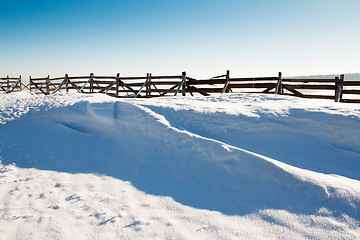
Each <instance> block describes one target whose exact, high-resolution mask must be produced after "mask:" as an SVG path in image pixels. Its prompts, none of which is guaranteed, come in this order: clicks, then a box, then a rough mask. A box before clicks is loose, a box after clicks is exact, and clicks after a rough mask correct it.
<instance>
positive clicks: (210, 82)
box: [187, 79, 226, 85]
mask: <svg viewBox="0 0 360 240" xmlns="http://www.w3.org/2000/svg"><path fill="white" fill-rule="evenodd" d="M225 82H226V79H202V80H195V81H194V80H189V81H188V82H187V84H190V85H205V84H207V85H214V84H225Z"/></svg>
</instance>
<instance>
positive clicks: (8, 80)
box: [5, 75, 10, 93]
mask: <svg viewBox="0 0 360 240" xmlns="http://www.w3.org/2000/svg"><path fill="white" fill-rule="evenodd" d="M6 84H7V89H6V92H7V91H9V89H10V77H9V75H7V76H6ZM6 92H5V93H6Z"/></svg>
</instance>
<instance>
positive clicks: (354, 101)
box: [341, 99, 360, 103]
mask: <svg viewBox="0 0 360 240" xmlns="http://www.w3.org/2000/svg"><path fill="white" fill-rule="evenodd" d="M341 102H343V103H360V99H341Z"/></svg>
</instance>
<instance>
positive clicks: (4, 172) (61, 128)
mask: <svg viewBox="0 0 360 240" xmlns="http://www.w3.org/2000/svg"><path fill="white" fill-rule="evenodd" d="M0 102H1V105H0V122H1V123H2V124H1V125H0V160H1V164H0V194H1V195H0V236H2V238H4V239H24V238H27V239H54V238H56V239H109V238H123V239H133V238H138V239H143V238H147V239H219V238H220V239H260V238H261V239H275V238H276V239H278V238H281V239H289V238H292V239H308V238H321V239H339V238H343V239H357V238H360V211H359V206H360V181H359V180H360V176H359V174H358V172H359V170H360V145H359V143H360V141H359V140H360V134H359V133H360V121H359V117H360V111H359V109H360V108H359V105H357V104H343V103H333V102H330V101H324V100H321V101H318V100H309V99H298V98H290V97H284V96H269V95H251V94H249V95H243V94H226V95H219V96H213V97H196V98H190V97H189V98H187V97H185V98H184V97H176V98H161V99H146V100H144V99H136V100H135V99H129V100H121V101H120V100H117V99H115V98H110V97H107V96H104V95H97V94H95V95H80V94H57V95H55V96H38V95H33V94H29V93H16V94H7V95H5V94H3V95H0Z"/></svg>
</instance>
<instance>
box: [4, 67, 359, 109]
mask: <svg viewBox="0 0 360 240" xmlns="http://www.w3.org/2000/svg"><path fill="white" fill-rule="evenodd" d="M1 79H2V80H3V79H5V80H6V81H7V85H6V86H5V85H1V86H2V90H3V91H5V92H6V93H9V92H12V91H14V90H15V89H17V90H21V89H22V88H21V86H24V89H29V90H30V91H31V92H35V93H38V94H46V95H50V94H54V93H57V92H62V91H66V92H69V91H77V92H79V93H104V94H107V95H110V96H113V97H132V98H138V97H146V98H150V97H162V96H168V95H170V94H171V95H175V96H176V95H177V94H181V95H183V96H185V95H186V93H188V94H190V95H192V96H193V95H194V94H201V95H204V96H208V95H210V94H211V93H228V92H245V93H267V94H283V95H290V96H296V97H302V98H319V99H333V100H335V101H336V102H349V103H360V81H345V80H344V75H340V76H339V77H334V78H328V79H320V78H319V79H299V78H283V77H282V74H281V72H280V73H279V74H278V76H274V77H255V78H231V77H230V72H229V71H227V72H226V73H225V74H224V75H220V76H216V77H213V78H210V79H195V78H191V77H189V76H187V75H186V72H183V73H182V74H181V75H174V76H153V75H152V74H151V73H148V74H147V75H146V76H142V77H124V76H120V74H119V73H118V74H116V75H115V76H95V75H94V74H93V73H91V74H90V75H88V76H73V77H72V76H69V75H68V74H65V76H63V77H56V78H50V76H47V77H45V78H32V77H30V81H29V84H28V85H26V86H25V85H24V84H22V83H21V77H20V78H16V79H15V78H1ZM10 80H11V81H12V82H9V81H10ZM19 81H20V82H19ZM351 96H353V97H351ZM354 96H356V97H354Z"/></svg>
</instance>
